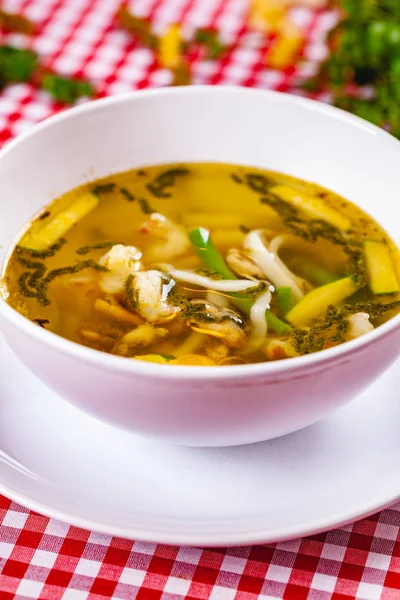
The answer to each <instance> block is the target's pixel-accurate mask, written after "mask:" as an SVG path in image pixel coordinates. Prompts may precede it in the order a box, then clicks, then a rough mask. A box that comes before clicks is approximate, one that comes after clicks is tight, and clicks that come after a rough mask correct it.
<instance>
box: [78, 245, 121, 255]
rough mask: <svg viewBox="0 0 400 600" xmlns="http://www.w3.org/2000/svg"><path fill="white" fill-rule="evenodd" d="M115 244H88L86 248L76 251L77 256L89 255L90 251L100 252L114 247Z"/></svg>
mask: <svg viewBox="0 0 400 600" xmlns="http://www.w3.org/2000/svg"><path fill="white" fill-rule="evenodd" d="M115 245H116V244H115V242H97V244H90V245H88V246H82V247H81V248H78V250H76V253H77V254H80V255H84V254H89V252H91V251H92V250H102V249H106V248H112V247H113V246H115Z"/></svg>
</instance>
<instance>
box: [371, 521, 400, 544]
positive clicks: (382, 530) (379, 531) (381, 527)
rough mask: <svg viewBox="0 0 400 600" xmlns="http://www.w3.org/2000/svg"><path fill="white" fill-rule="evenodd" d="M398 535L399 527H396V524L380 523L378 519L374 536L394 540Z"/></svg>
mask: <svg viewBox="0 0 400 600" xmlns="http://www.w3.org/2000/svg"><path fill="white" fill-rule="evenodd" d="M398 535H399V528H398V527H396V525H388V524H387V523H381V522H380V521H378V523H377V526H376V529H375V537H378V538H383V539H385V540H393V541H395V540H396V539H397V537H398Z"/></svg>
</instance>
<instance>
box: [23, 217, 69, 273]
mask: <svg viewBox="0 0 400 600" xmlns="http://www.w3.org/2000/svg"><path fill="white" fill-rule="evenodd" d="M39 218H40V217H39ZM66 243H67V240H66V239H65V238H60V239H59V240H58V241H57V242H56V243H55V244H53V245H52V246H50V248H49V249H48V250H31V248H26V247H25V246H17V248H16V251H17V256H20V255H21V253H26V254H29V255H30V256H32V257H33V258H50V257H51V256H54V255H55V254H56V253H57V252H58V251H59V250H61V248H62V247H63V246H64V244H66ZM18 260H19V258H18ZM19 262H21V261H19Z"/></svg>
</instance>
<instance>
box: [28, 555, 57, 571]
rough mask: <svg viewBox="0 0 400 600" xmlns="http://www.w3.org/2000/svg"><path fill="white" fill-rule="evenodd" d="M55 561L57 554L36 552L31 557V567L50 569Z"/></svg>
mask: <svg viewBox="0 0 400 600" xmlns="http://www.w3.org/2000/svg"><path fill="white" fill-rule="evenodd" d="M56 560H57V554H56V553H55V552H48V551H47V550H36V551H35V554H34V555H33V556H32V560H31V565H35V566H37V567H46V568H47V569H51V568H52V567H53V565H54V563H55V562H56Z"/></svg>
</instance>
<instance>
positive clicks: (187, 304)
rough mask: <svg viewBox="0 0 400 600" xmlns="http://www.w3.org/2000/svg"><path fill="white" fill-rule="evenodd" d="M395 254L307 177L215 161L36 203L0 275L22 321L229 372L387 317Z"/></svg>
mask: <svg viewBox="0 0 400 600" xmlns="http://www.w3.org/2000/svg"><path fill="white" fill-rule="evenodd" d="M399 265H400V262H399V253H398V250H397V248H396V247H395V246H394V244H393V242H392V241H391V240H390V239H389V238H388V236H387V234H386V233H385V232H384V231H383V230H382V229H381V228H380V227H379V225H378V224H377V223H376V222H375V221H374V220H373V219H372V218H371V217H369V216H368V215H366V214H365V213H364V212H363V211H361V210H360V209H359V208H358V207H357V206H355V205H354V204H352V203H351V202H349V201H347V200H345V199H343V198H341V197H340V196H338V195H337V194H335V193H333V192H331V191H329V190H326V189H324V188H322V187H320V186H318V185H316V184H313V183H308V182H306V181H302V180H299V179H295V178H293V177H290V176H287V175H283V174H281V173H275V172H270V171H265V170H259V169H253V168H248V167H240V166H232V165H222V164H190V165H181V164H179V165H166V166H165V165H164V166H157V167H149V168H145V169H139V170H132V171H129V172H125V173H120V174H117V175H113V176H112V177H108V178H106V179H102V180H100V181H96V182H94V183H91V184H88V185H84V186H82V187H80V188H78V189H75V190H73V191H71V192H69V193H67V194H65V195H64V196H62V197H61V198H59V199H57V200H55V201H54V202H53V203H52V204H51V205H49V206H48V207H47V208H46V209H45V210H44V211H43V212H42V214H40V215H39V217H38V218H37V219H36V220H34V221H33V222H32V223H31V224H30V225H29V227H28V229H27V231H26V233H25V234H24V235H23V237H22V238H21V239H20V241H19V243H18V245H17V246H16V247H15V249H14V251H13V253H12V255H11V257H10V260H9V262H8V265H7V268H6V271H5V275H4V278H3V280H2V293H3V296H4V297H5V299H6V301H7V302H8V303H9V304H10V305H11V306H12V307H14V308H15V309H16V310H17V311H19V312H20V313H21V314H23V315H24V316H25V317H27V318H28V319H30V320H31V321H33V322H35V323H36V324H37V325H38V326H39V327H43V328H45V329H47V330H49V331H51V332H53V333H55V334H58V335H60V336H62V337H64V338H67V339H68V340H71V341H73V342H76V343H78V344H83V345H85V346H88V347H90V348H93V349H95V350H100V351H103V352H108V353H111V354H115V355H119V356H124V357H127V358H130V359H133V358H135V359H139V360H144V361H150V362H155V363H160V364H170V365H176V364H178V365H210V366H212V365H218V366H223V365H240V364H245V363H254V362H263V361H272V360H280V359H285V358H291V357H295V356H298V355H304V354H309V353H312V352H317V351H320V350H324V349H326V348H330V347H332V346H335V345H338V344H342V343H344V342H346V341H348V340H351V339H354V338H356V337H358V336H361V335H364V334H366V333H368V332H370V331H372V330H373V329H374V328H375V327H378V326H379V325H381V324H382V323H384V322H385V321H387V320H388V319H390V318H391V317H393V316H394V315H395V314H397V313H398V311H399V309H400V295H399V292H400V286H399V274H400V267H399Z"/></svg>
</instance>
